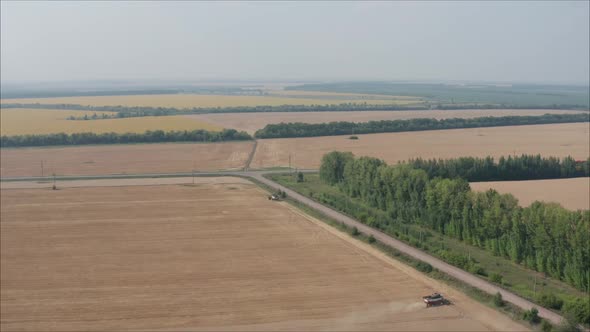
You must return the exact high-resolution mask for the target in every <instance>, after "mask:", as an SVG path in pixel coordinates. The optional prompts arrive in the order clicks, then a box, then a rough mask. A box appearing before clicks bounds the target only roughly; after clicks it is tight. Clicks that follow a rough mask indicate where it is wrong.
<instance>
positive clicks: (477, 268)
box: [469, 264, 488, 277]
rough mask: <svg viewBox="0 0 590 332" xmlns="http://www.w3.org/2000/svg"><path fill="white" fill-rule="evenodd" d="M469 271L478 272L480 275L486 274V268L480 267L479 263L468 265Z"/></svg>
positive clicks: (485, 275)
mask: <svg viewBox="0 0 590 332" xmlns="http://www.w3.org/2000/svg"><path fill="white" fill-rule="evenodd" d="M469 272H471V273H473V274H479V275H480V276H484V277H487V276H488V274H487V272H486V270H485V269H484V268H483V267H481V265H479V264H472V265H471V266H470V267H469Z"/></svg>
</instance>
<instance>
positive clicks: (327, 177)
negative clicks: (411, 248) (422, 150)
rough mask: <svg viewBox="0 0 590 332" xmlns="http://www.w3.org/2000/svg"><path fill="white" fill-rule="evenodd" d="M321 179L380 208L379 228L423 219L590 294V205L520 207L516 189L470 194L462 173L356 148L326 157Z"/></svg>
mask: <svg viewBox="0 0 590 332" xmlns="http://www.w3.org/2000/svg"><path fill="white" fill-rule="evenodd" d="M320 178H321V179H322V181H325V182H327V183H328V184H331V185H334V186H336V187H338V188H339V189H340V190H341V191H342V192H343V193H345V194H346V195H348V196H350V197H354V198H358V199H360V200H361V201H362V202H364V203H365V204H367V205H368V206H370V207H372V208H374V209H376V210H378V211H381V212H382V213H381V215H383V216H385V217H384V218H372V219H370V220H369V221H368V223H369V224H370V225H371V226H373V227H377V228H379V229H382V230H385V231H388V230H392V229H395V227H393V226H396V225H399V224H418V225H420V226H422V227H425V228H428V229H431V230H433V231H436V232H439V233H441V234H445V235H447V236H451V237H453V238H456V239H458V240H460V241H463V242H465V243H467V244H469V245H474V246H477V247H479V248H482V249H484V250H487V251H489V252H491V253H493V254H494V255H496V256H501V257H504V258H506V259H509V260H511V261H513V262H515V263H518V264H521V265H523V266H525V267H527V268H530V269H533V270H536V271H539V272H543V273H545V274H547V275H549V276H551V277H553V278H556V279H560V280H563V281H565V282H567V283H569V284H571V285H572V286H574V287H576V288H578V289H580V290H583V291H586V292H588V291H590V248H589V247H588V243H590V242H589V241H590V211H589V210H585V211H570V210H567V209H564V208H562V207H561V206H559V205H558V204H553V203H540V202H535V203H533V204H532V205H531V206H529V207H521V206H519V205H518V201H517V200H516V198H514V197H513V196H512V195H509V194H503V195H502V194H499V193H498V192H496V191H494V190H489V191H487V192H474V191H471V189H470V187H469V183H468V182H467V181H466V180H465V179H462V178H454V179H451V178H441V177H435V178H431V177H429V176H428V174H427V172H426V171H424V170H422V169H416V168H413V167H411V166H410V165H408V164H400V165H396V166H388V165H387V164H385V163H384V162H383V161H381V160H379V159H375V158H369V157H360V158H355V157H354V156H353V155H352V154H351V153H341V152H332V153H329V154H327V155H325V156H324V157H323V159H322V164H321V167H320ZM586 323H589V322H586Z"/></svg>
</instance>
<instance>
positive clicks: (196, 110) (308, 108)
mask: <svg viewBox="0 0 590 332" xmlns="http://www.w3.org/2000/svg"><path fill="white" fill-rule="evenodd" d="M433 106H434V105H432V104H430V103H416V104H411V105H396V104H390V105H386V104H384V105H373V104H368V103H367V102H359V103H341V104H327V105H280V106H268V105H267V106H264V105H260V106H231V107H192V108H175V107H150V106H121V105H113V106H92V105H80V104H43V103H2V104H1V105H0V107H1V108H33V109H56V110H81V111H95V112H114V114H112V115H108V114H104V115H102V114H101V115H100V116H98V115H97V116H96V117H92V116H86V117H85V116H77V117H75V116H72V117H69V118H68V119H70V120H97V119H105V118H108V119H112V118H129V117H142V116H167V115H178V114H206V113H253V112H346V111H427V110H430V109H432V107H433ZM436 108H437V109H440V110H461V109H480V110H489V109H554V108H560V107H553V106H552V107H549V106H538V105H537V106H535V105H529V106H519V105H494V104H477V103H474V104H438V105H437V106H436ZM563 108H564V109H569V108H568V107H565V106H564V107H563Z"/></svg>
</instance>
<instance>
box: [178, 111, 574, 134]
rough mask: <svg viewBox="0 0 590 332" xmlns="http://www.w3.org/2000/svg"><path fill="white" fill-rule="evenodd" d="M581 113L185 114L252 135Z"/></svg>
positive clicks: (359, 112) (369, 112)
mask: <svg viewBox="0 0 590 332" xmlns="http://www.w3.org/2000/svg"><path fill="white" fill-rule="evenodd" d="M576 112H583V111H568V110H517V109H514V110H512V109H505V110H449V111H441V110H432V111H351V112H276V113H232V114H229V113H223V114H198V115H187V117H189V118H191V119H195V120H198V121H200V122H207V123H212V124H216V125H218V126H220V127H224V128H234V129H238V130H243V131H246V132H248V133H251V134H253V133H254V132H255V131H256V130H258V129H262V128H264V126H266V125H267V124H275V123H281V122H285V123H287V122H303V123H325V122H332V121H348V122H368V121H379V120H405V119H416V118H435V119H448V118H477V117H482V116H510V115H520V116H524V115H543V114H546V113H550V114H573V113H576Z"/></svg>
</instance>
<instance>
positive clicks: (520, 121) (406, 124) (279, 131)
mask: <svg viewBox="0 0 590 332" xmlns="http://www.w3.org/2000/svg"><path fill="white" fill-rule="evenodd" d="M589 120H590V114H589V113H575V114H544V115H540V116H502V117H491V116H486V117H479V118H472V119H463V118H452V119H441V120H437V119H409V120H382V121H369V122H362V123H355V122H344V121H341V122H329V123H316V124H311V123H301V122H295V123H279V124H268V125H266V127H264V128H262V129H260V130H258V131H256V133H255V134H254V136H255V137H257V138H283V137H311V136H335V135H351V134H370V133H391V132H403V131H420V130H439V129H457V128H478V127H497V126H521V125H534V124H548V123H570V122H588V121H589Z"/></svg>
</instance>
